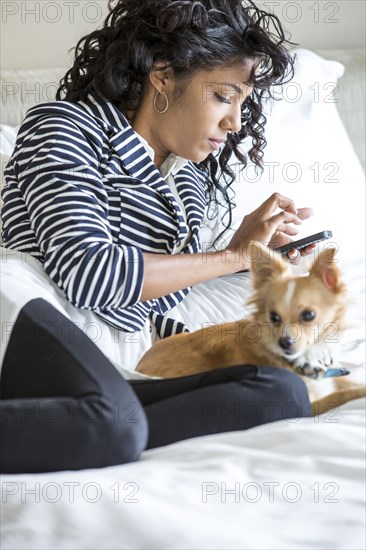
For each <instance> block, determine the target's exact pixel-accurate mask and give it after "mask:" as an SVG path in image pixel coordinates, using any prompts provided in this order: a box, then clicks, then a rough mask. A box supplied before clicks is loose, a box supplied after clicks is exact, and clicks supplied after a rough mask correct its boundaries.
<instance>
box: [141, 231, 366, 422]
mask: <svg viewBox="0 0 366 550" xmlns="http://www.w3.org/2000/svg"><path fill="white" fill-rule="evenodd" d="M335 253H336V250H335V249H334V248H328V249H325V250H323V251H322V252H321V253H320V254H319V257H318V258H317V259H316V261H314V263H313V265H312V266H311V269H310V272H309V273H308V274H307V275H294V274H293V273H292V271H291V268H290V266H289V263H288V262H285V261H284V260H283V259H282V257H281V256H280V254H278V253H276V252H274V251H273V250H270V249H269V248H267V247H265V246H263V245H261V244H260V243H257V242H252V243H250V245H249V247H248V256H249V259H250V260H251V271H252V283H253V287H254V293H253V295H252V297H251V298H250V301H249V303H250V304H251V305H252V306H253V307H254V310H253V313H252V315H251V317H249V318H246V319H243V320H241V321H235V322H231V323H224V324H221V325H215V326H208V327H206V328H203V329H201V330H198V331H195V332H191V333H183V334H178V335H176V336H171V337H169V338H165V339H164V340H160V341H159V342H158V343H156V344H155V345H154V346H153V347H152V348H150V350H149V351H148V352H147V353H146V354H145V355H144V356H143V357H142V359H141V360H140V362H139V364H138V366H137V368H136V370H137V371H138V372H141V373H144V374H147V375H150V376H160V377H162V378H175V377H180V376H188V375H192V374H198V373H202V372H204V371H208V370H213V369H218V368H222V367H230V366H235V365H245V364H247V365H258V366H273V367H282V368H285V369H289V370H292V371H294V372H296V373H297V374H299V375H301V376H302V378H303V380H304V382H305V383H306V385H307V388H308V391H309V397H310V401H311V403H312V407H313V414H314V415H316V414H321V413H324V412H326V411H328V410H330V409H332V408H334V407H336V406H337V405H340V404H342V403H346V402H347V401H349V400H351V399H355V398H357V397H362V396H364V395H366V391H365V377H364V373H363V372H362V373H359V372H358V373H357V376H356V379H354V377H353V376H352V375H347V376H340V377H333V378H323V379H322V380H314V378H321V377H323V376H324V375H325V374H326V372H327V369H328V367H329V366H330V365H331V364H332V363H333V357H334V354H335V352H336V348H337V347H338V346H337V342H338V338H337V333H339V332H340V331H341V330H342V329H343V328H344V317H345V311H346V305H347V298H346V290H345V286H344V284H343V283H342V281H341V275H340V271H339V269H338V267H337V265H336V262H335V260H334V256H335ZM360 374H361V375H360ZM362 374H363V376H362Z"/></svg>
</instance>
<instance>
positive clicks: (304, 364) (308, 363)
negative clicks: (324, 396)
mask: <svg viewBox="0 0 366 550" xmlns="http://www.w3.org/2000/svg"><path fill="white" fill-rule="evenodd" d="M333 363H334V359H333V355H332V353H331V350H330V349H329V347H328V346H326V345H324V344H315V345H313V346H311V348H309V349H308V350H307V351H306V353H304V354H303V355H302V356H301V357H299V358H298V359H297V360H296V361H295V363H294V367H295V371H296V372H297V373H298V374H301V375H302V376H308V377H309V378H314V379H318V378H323V377H324V376H325V374H326V373H327V370H328V367H331V366H332V365H333Z"/></svg>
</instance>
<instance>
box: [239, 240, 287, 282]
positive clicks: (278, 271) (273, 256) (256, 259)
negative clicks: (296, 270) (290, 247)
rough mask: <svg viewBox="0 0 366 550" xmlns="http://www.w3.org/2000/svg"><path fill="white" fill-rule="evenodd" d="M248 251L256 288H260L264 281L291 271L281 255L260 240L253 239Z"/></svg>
mask: <svg viewBox="0 0 366 550" xmlns="http://www.w3.org/2000/svg"><path fill="white" fill-rule="evenodd" d="M247 252H248V258H249V260H250V263H251V267H250V268H251V271H252V274H253V285H254V287H255V288H259V287H260V286H261V285H262V284H263V282H264V281H267V280H269V279H274V278H277V277H281V276H282V275H284V274H285V273H290V269H289V267H288V265H287V264H286V262H285V261H284V260H283V259H282V257H281V255H280V254H278V253H277V252H274V251H273V250H271V249H270V248H267V247H266V246H264V245H262V244H261V243H259V242H256V241H251V242H250V243H249V245H248V248H247Z"/></svg>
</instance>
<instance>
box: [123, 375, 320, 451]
mask: <svg viewBox="0 0 366 550" xmlns="http://www.w3.org/2000/svg"><path fill="white" fill-rule="evenodd" d="M131 385H132V387H133V389H134V390H135V392H136V394H137V395H138V397H139V398H140V400H141V402H142V404H143V406H144V408H145V412H146V415H147V418H148V422H149V441H148V445H147V448H148V449H149V448H150V449H151V448H154V447H158V446H161V445H167V444H169V443H174V442H176V441H180V440H182V439H186V438H189V437H197V436H200V435H208V434H214V433H220V432H228V431H234V430H246V429H248V428H252V427H254V426H258V425H260V424H265V423H268V422H273V421H276V420H283V419H290V418H299V417H303V416H311V410H310V402H309V396H308V392H307V389H306V386H305V384H304V382H303V381H302V380H301V378H300V377H299V376H298V375H296V374H294V373H292V372H291V371H288V370H286V369H281V368H273V367H255V366H252V365H243V366H236V367H229V368H223V369H218V370H215V371H209V372H205V373H203V374H197V375H194V376H187V377H183V378H174V379H173V378H172V379H168V380H151V381H146V382H145V381H140V380H139V381H136V380H133V381H131Z"/></svg>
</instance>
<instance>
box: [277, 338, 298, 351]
mask: <svg viewBox="0 0 366 550" xmlns="http://www.w3.org/2000/svg"><path fill="white" fill-rule="evenodd" d="M278 343H279V345H280V347H281V348H282V349H284V350H289V349H291V348H292V346H293V345H294V343H295V340H294V338H290V336H282V337H281V338H280V339H279V340H278Z"/></svg>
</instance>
